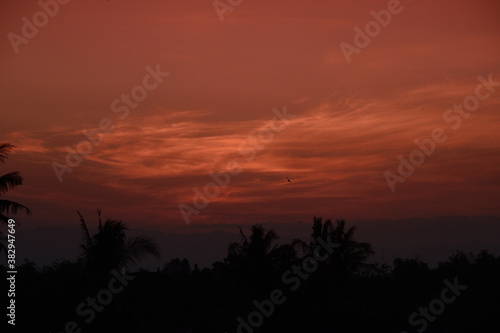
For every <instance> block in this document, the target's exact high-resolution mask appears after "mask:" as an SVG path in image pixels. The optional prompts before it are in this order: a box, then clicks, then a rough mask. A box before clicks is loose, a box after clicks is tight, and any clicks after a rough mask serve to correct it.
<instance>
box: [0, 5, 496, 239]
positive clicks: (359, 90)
mask: <svg viewBox="0 0 500 333" xmlns="http://www.w3.org/2000/svg"><path fill="white" fill-rule="evenodd" d="M43 1H46V2H47V3H54V1H51V0H42V2H43ZM61 1H62V0H61ZM62 2H64V1H62ZM221 2H223V3H226V2H225V1H221ZM236 2H237V1H233V3H236ZM388 3H393V4H394V3H396V2H394V1H386V0H383V1H379V0H372V1H331V0H328V1H327V0H321V1H314V2H307V1H250V0H246V1H242V2H241V4H239V5H237V6H231V7H233V8H232V11H231V12H229V11H227V12H225V13H224V14H221V15H223V18H224V20H223V21H221V19H220V16H219V15H218V13H217V11H216V9H215V8H214V6H213V4H212V1H210V0H207V1H163V0H146V1H132V0H110V1H109V2H108V1H106V0H88V1H74V0H73V1H69V2H68V3H67V4H64V5H63V4H59V5H58V6H59V8H58V11H57V13H55V14H54V15H53V17H49V18H48V22H47V23H46V24H43V23H44V22H43V21H42V24H40V25H41V26H40V27H39V28H37V29H38V32H37V33H36V34H35V35H34V36H32V37H31V38H26V39H23V40H24V42H22V43H21V42H19V43H17V44H16V43H15V42H13V40H20V39H16V38H21V39H22V38H24V37H23V32H22V30H23V25H25V24H26V20H25V21H23V17H26V18H27V20H28V21H29V22H33V16H34V15H35V17H36V19H38V20H43V15H38V16H36V13H37V12H39V11H41V10H42V9H41V7H40V4H39V3H38V2H37V1H18V0H3V1H0V35H1V36H3V41H2V47H1V48H0V71H1V73H2V75H1V76H0V90H1V92H2V93H1V98H0V110H1V121H0V133H1V135H0V142H10V143H12V144H14V145H15V146H16V148H15V150H13V152H12V153H11V155H10V156H9V159H8V160H7V164H6V165H5V166H2V167H1V172H2V173H7V172H10V171H14V170H15V171H20V172H21V173H22V176H23V177H24V184H23V185H22V186H20V187H18V188H16V189H14V190H12V191H10V192H9V193H8V194H7V195H6V197H5V198H6V199H9V200H13V201H18V202H20V203H22V204H24V205H26V206H28V207H30V208H31V209H32V211H33V215H32V216H25V215H22V214H19V215H18V216H17V219H18V220H19V221H21V222H23V221H24V222H26V224H28V225H30V226H37V225H54V226H63V225H64V226H66V225H71V226H77V222H78V216H77V214H76V211H77V210H80V211H81V212H83V213H84V214H85V216H87V217H88V219H89V220H91V221H94V220H95V217H96V216H95V213H94V211H95V209H96V208H102V209H103V214H104V216H105V217H111V218H115V219H120V220H123V221H125V222H126V223H127V224H129V225H131V226H139V225H140V226H141V227H144V228H152V229H158V230H166V229H169V228H173V229H175V228H177V227H179V228H180V227H182V228H187V227H191V226H193V225H202V224H209V225H210V224H220V223H230V224H251V223H259V222H267V221H273V222H276V223H280V222H296V221H299V220H300V221H305V220H306V221H310V220H311V218H312V216H313V215H319V216H324V217H329V218H343V219H346V220H349V221H353V220H369V219H399V218H412V217H426V218H431V217H435V216H500V200H499V199H500V131H499V129H500V126H499V125H500V113H499V111H500V84H499V83H498V82H500V40H499V36H500V20H499V17H500V16H499V14H500V3H499V2H498V1H496V0H481V1H462V0H460V1H456V0H453V1H451V0H443V1H431V0H418V1H417V0H414V1H408V0H403V1H401V3H400V4H399V6H398V7H394V8H397V11H398V13H397V14H391V18H390V22H389V23H388V24H385V25H386V26H385V27H383V26H381V27H380V31H379V32H378V31H375V32H373V31H371V32H370V34H372V36H373V37H368V38H370V42H369V44H368V45H366V47H364V48H359V52H358V53H353V54H352V55H351V56H350V62H348V61H347V59H346V57H345V56H344V54H343V52H342V50H341V48H340V46H339V45H340V44H341V43H347V44H349V45H352V46H353V47H355V45H356V44H355V41H354V39H355V34H356V32H355V30H354V29H355V27H359V28H360V29H361V30H362V31H365V25H366V24H367V23H369V22H370V21H374V20H375V19H374V16H373V15H372V14H370V12H371V11H374V12H377V13H378V12H380V11H382V10H387V8H388ZM50 8H51V9H50V10H52V11H55V7H54V6H52V7H50ZM39 22H40V21H39ZM372 26H373V24H372ZM379 26H380V25H379ZM28 30H29V29H28V28H24V32H27V31H28ZM31 32H32V33H33V31H31ZM10 33H13V34H15V35H16V36H18V37H13V36H14V35H13V34H10ZM9 34H10V35H9ZM9 36H10V37H9ZM147 68H149V70H148V69H147ZM157 68H159V71H160V72H161V73H167V72H168V73H169V74H168V76H167V75H166V74H161V75H163V76H162V77H160V76H158V77H157V78H158V80H157V81H156V80H155V79H154V77H153V76H151V74H150V72H151V71H154V70H156V69H157ZM146 75H150V76H149V78H146V79H145V77H146ZM480 76H481V77H482V78H484V79H485V80H488V78H490V79H491V80H492V81H493V82H494V84H492V85H490V86H489V89H488V88H487V87H484V86H483V87H482V88H477V87H478V84H480V83H481V82H480V80H479V79H478V77H480ZM144 82H146V85H148V86H149V87H150V88H151V90H144V89H143V88H137V86H142V85H143V84H144ZM495 82H496V83H495ZM156 83H158V84H156ZM495 84H496V86H495ZM153 86H154V88H152V87H153ZM134 88H135V90H134ZM478 89H479V92H480V94H482V96H485V95H488V97H485V98H483V99H482V100H480V101H479V106H478V108H477V110H476V111H475V112H471V113H470V116H468V117H467V118H462V117H461V116H459V113H455V112H453V114H452V113H451V112H450V113H449V114H448V117H450V118H451V117H455V119H458V118H457V117H460V119H462V120H461V123H460V126H458V123H457V122H458V120H456V121H446V120H445V119H444V118H443V116H444V115H445V114H446V112H447V110H448V109H453V105H454V104H463V103H464V100H466V98H467V97H468V96H475V94H476V93H477V92H476V91H477V90H478ZM133 91H134V92H135V93H136V95H138V96H139V95H140V93H141V92H142V93H143V92H144V91H146V92H147V96H145V98H144V99H143V100H142V101H140V102H138V103H137V105H136V106H135V107H134V108H132V107H126V103H125V102H122V101H121V100H120V99H121V98H122V94H125V95H127V94H128V95H130V94H131V92H133ZM117 99H118V101H117V102H115V100H117ZM470 100H473V98H469V101H470ZM113 105H114V110H115V111H116V110H117V108H118V107H122V109H121V110H122V111H120V112H113ZM126 108H128V109H129V113H128V114H127V113H125V111H124V110H125V109H126ZM283 108H286V111H287V113H288V114H290V115H293V118H291V119H289V120H288V122H287V123H286V124H284V123H283V122H280V121H276V122H275V125H276V128H278V127H279V128H280V130H276V131H272V132H269V130H268V131H267V132H264V130H265V129H266V128H269V122H270V121H271V120H272V119H273V118H274V117H275V116H276V112H278V113H279V112H282V110H283ZM273 110H275V112H273ZM120 117H121V118H122V119H121V118H120ZM445 118H446V117H445ZM450 118H448V119H449V120H450ZM103 119H109V121H108V124H107V125H106V124H105V126H104V127H106V126H108V127H109V126H114V129H113V131H112V132H109V131H108V132H106V133H102V137H101V138H100V139H101V141H100V143H99V144H98V145H91V146H92V152H91V153H89V154H88V155H86V156H84V157H83V159H82V161H81V163H80V164H79V165H77V166H75V167H72V172H71V173H64V174H63V175H62V182H60V181H59V179H58V177H57V175H56V172H55V171H54V168H53V162H57V163H60V165H65V164H66V163H67V161H66V156H67V154H68V152H67V150H66V149H65V147H67V146H69V147H70V148H71V149H77V145H78V144H79V143H80V142H81V141H83V140H85V139H86V137H85V136H84V134H82V131H84V130H86V131H89V132H91V131H94V130H96V129H98V128H99V126H100V123H101V126H102V122H104V123H105V122H106V120H104V121H103ZM281 125H283V126H281ZM454 125H456V126H454ZM454 127H455V128H454ZM436 128H441V129H442V131H443V133H444V134H443V135H446V137H447V139H446V140H445V141H444V142H441V143H436V144H435V151H434V152H433V153H432V154H430V156H427V155H425V156H424V159H425V161H424V162H423V163H422V164H421V165H419V166H416V167H415V171H414V173H413V174H412V175H410V176H408V177H407V178H406V180H405V181H404V182H397V183H396V184H395V191H394V192H393V191H391V188H390V186H389V185H388V182H387V181H386V178H385V177H384V173H385V172H386V171H389V172H391V173H393V174H395V175H397V174H398V166H399V164H400V160H399V159H398V156H400V155H402V156H403V157H404V158H405V159H406V160H408V159H409V155H410V153H411V152H412V151H413V150H415V149H418V146H417V145H416V144H415V142H414V141H415V140H424V139H429V138H431V136H432V132H433V130H434V129H436ZM263 133H264V134H263ZM265 133H267V134H269V133H272V138H270V137H269V136H267V137H265V139H267V140H265V141H266V142H265V143H263V142H262V141H261V142H260V143H259V142H257V143H256V144H260V147H261V150H260V151H256V154H255V157H254V158H250V160H249V159H247V157H248V156H249V155H248V150H247V155H245V154H242V153H240V151H241V148H240V151H239V150H238V149H239V147H243V148H245V149H248V147H250V146H249V145H248V144H247V143H248V138H249V137H257V136H258V135H261V138H262V135H265ZM95 138H97V135H96V136H94V139H95ZM96 140H97V139H96ZM88 146H89V145H87V147H88ZM419 156H423V155H419ZM230 161H236V162H237V163H238V165H239V167H240V168H241V171H240V172H239V173H238V174H234V175H231V176H230V180H229V183H228V185H227V186H225V187H220V188H219V193H218V195H216V196H215V197H213V198H210V199H209V203H208V205H207V206H206V207H205V208H203V209H200V210H199V214H198V215H195V214H193V215H192V216H191V218H190V224H189V226H186V221H185V219H184V218H183V216H182V214H181V212H180V210H179V205H180V204H185V205H189V206H193V197H194V195H195V192H194V191H193V188H197V189H198V190H200V191H202V192H203V189H204V186H205V185H206V184H207V183H210V182H212V181H213V180H212V178H211V177H210V176H209V174H210V173H211V172H223V171H226V170H227V164H228V163H229V162H230ZM287 177H288V178H289V179H290V180H291V182H288V181H287ZM193 209H194V208H193Z"/></svg>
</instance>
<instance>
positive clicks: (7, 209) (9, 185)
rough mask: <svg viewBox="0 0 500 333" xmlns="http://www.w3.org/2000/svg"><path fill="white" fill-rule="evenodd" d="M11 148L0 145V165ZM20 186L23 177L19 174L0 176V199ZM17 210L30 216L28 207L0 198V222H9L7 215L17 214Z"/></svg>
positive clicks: (11, 146) (4, 144) (5, 144)
mask: <svg viewBox="0 0 500 333" xmlns="http://www.w3.org/2000/svg"><path fill="white" fill-rule="evenodd" d="M12 148H14V146H13V145H11V144H9V143H2V144H0V164H5V160H6V159H7V157H8V154H9V152H10V151H11V150H12ZM22 184H23V177H21V174H20V173H19V172H17V171H13V172H9V173H7V174H5V175H3V176H0V197H2V196H3V195H4V194H5V193H7V192H8V191H9V190H11V189H13V188H15V187H17V186H19V185H22ZM18 210H24V211H25V212H26V214H31V211H30V210H29V208H28V207H26V206H23V205H21V204H20V203H17V202H14V201H10V200H5V199H1V198H0V221H2V222H3V223H6V222H7V221H8V220H9V218H8V215H10V214H12V215H15V214H17V211H18Z"/></svg>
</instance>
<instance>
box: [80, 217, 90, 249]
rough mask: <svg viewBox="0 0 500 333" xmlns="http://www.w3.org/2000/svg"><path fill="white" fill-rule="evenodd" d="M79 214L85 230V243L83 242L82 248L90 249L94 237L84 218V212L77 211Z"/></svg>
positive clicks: (81, 226)
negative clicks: (91, 235)
mask: <svg viewBox="0 0 500 333" xmlns="http://www.w3.org/2000/svg"><path fill="white" fill-rule="evenodd" d="M76 212H77V213H78V215H79V216H80V228H81V229H82V230H83V237H84V241H85V245H83V244H82V250H84V251H85V250H88V248H87V247H88V246H89V245H90V244H92V237H90V233H89V229H88V228H87V223H85V220H84V219H83V216H82V214H80V212H79V211H76Z"/></svg>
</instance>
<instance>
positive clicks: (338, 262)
mask: <svg viewBox="0 0 500 333" xmlns="http://www.w3.org/2000/svg"><path fill="white" fill-rule="evenodd" d="M312 229H313V233H312V238H313V240H312V241H311V242H310V244H309V246H308V249H309V251H314V249H315V248H316V247H317V246H318V245H319V243H318V238H321V239H322V240H323V241H328V240H330V241H331V242H333V243H336V244H339V246H338V247H337V248H336V249H335V250H334V252H333V253H332V255H331V257H330V258H329V260H328V261H327V262H328V263H329V264H330V266H334V267H335V269H336V270H339V269H340V270H345V271H348V272H350V273H356V272H358V271H359V269H360V268H362V267H363V266H364V261H365V260H366V259H368V258H369V257H370V256H372V255H373V254H375V252H374V251H373V250H372V246H371V244H369V243H360V242H357V241H355V240H354V232H355V231H356V227H355V226H354V227H351V228H349V229H348V230H346V227H345V221H344V220H337V224H336V226H333V223H332V221H331V220H326V221H325V223H322V218H321V217H316V216H314V217H313V227H312ZM311 253H312V252H311Z"/></svg>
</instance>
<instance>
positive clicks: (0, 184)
mask: <svg viewBox="0 0 500 333" xmlns="http://www.w3.org/2000/svg"><path fill="white" fill-rule="evenodd" d="M22 184H23V177H21V174H20V173H19V172H15V171H14V172H9V173H7V174H5V175H3V176H1V177H0V194H3V193H5V192H8V191H9V190H11V189H13V188H14V187H16V186H18V185H22Z"/></svg>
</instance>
